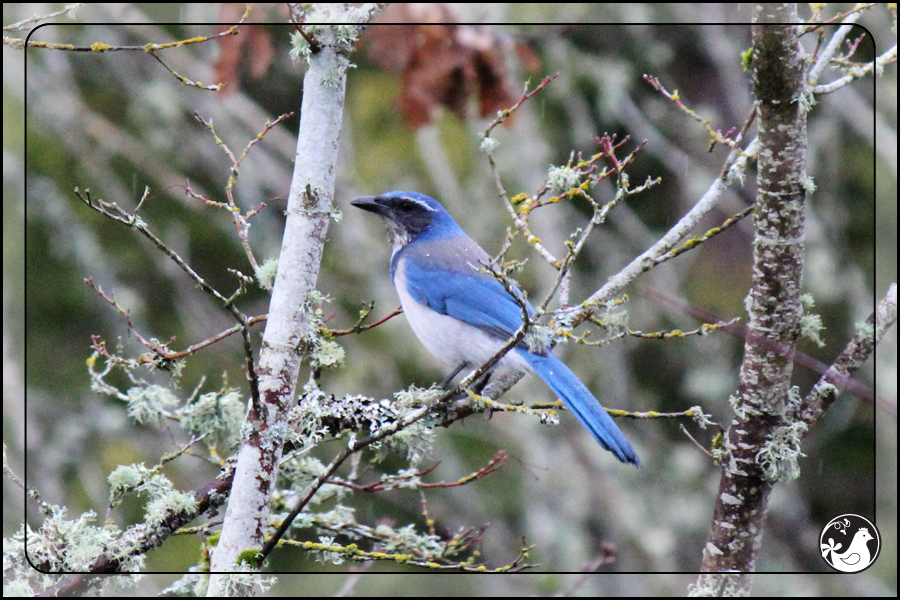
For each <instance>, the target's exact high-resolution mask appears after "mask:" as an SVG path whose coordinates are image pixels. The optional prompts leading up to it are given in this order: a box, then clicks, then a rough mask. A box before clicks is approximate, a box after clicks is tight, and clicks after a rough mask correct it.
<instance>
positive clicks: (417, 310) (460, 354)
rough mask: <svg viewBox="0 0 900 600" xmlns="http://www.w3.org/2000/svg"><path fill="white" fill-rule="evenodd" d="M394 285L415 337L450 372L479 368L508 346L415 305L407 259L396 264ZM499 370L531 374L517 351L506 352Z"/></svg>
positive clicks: (417, 304)
mask: <svg viewBox="0 0 900 600" xmlns="http://www.w3.org/2000/svg"><path fill="white" fill-rule="evenodd" d="M394 284H395V286H396V287H397V294H398V295H399V296H400V304H401V305H403V313H404V314H405V315H406V319H407V320H408V321H409V324H410V326H411V327H412V328H413V331H414V332H415V333H416V337H418V338H419V341H421V342H422V344H424V346H425V347H426V348H427V349H428V351H429V352H431V354H432V355H433V356H434V357H435V358H436V359H437V360H438V361H439V362H440V363H441V365H443V367H444V369H445V370H446V371H447V372H448V373H449V372H451V371H453V370H454V369H456V368H457V367H459V365H460V364H462V363H468V365H469V367H471V368H473V369H474V368H477V367H479V366H480V365H482V364H483V363H485V362H487V360H488V359H490V358H491V357H492V356H494V354H496V353H497V352H498V351H499V350H500V348H502V347H503V345H504V343H506V340H498V339H497V338H495V337H493V336H491V335H488V334H487V333H485V332H484V331H483V330H481V329H479V328H477V327H475V326H474V325H470V324H468V323H465V322H463V321H460V320H458V319H454V318H453V317H450V316H448V315H442V314H440V313H437V312H435V311H433V310H431V309H430V308H428V307H427V306H425V305H423V304H419V303H418V302H416V301H415V299H413V297H412V296H411V295H410V293H409V292H408V291H407V289H406V261H405V260H402V259H401V260H400V261H399V262H398V263H397V268H396V271H395V272H394ZM496 368H497V369H515V370H517V371H522V372H525V373H529V372H531V367H530V366H529V365H528V363H526V362H525V360H524V359H523V358H522V357H521V356H519V355H518V354H517V353H516V352H515V350H512V351H510V352H509V353H507V354H506V356H504V357H503V359H502V360H501V361H500V364H499V365H498V366H497V367H496Z"/></svg>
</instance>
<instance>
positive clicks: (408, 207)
mask: <svg viewBox="0 0 900 600" xmlns="http://www.w3.org/2000/svg"><path fill="white" fill-rule="evenodd" d="M350 204H352V205H353V206H355V207H357V208H361V209H363V210H367V211H369V212H373V213H375V214H376V215H378V216H380V217H381V218H382V219H384V222H385V225H387V229H388V234H389V235H390V237H391V241H392V242H393V244H394V250H395V251H396V250H397V249H398V248H402V247H403V246H405V245H406V244H408V243H410V242H412V241H415V240H417V239H419V238H420V237H428V238H429V239H440V238H444V237H453V236H459V235H465V234H463V232H462V229H460V227H459V225H457V224H456V221H454V220H453V217H451V216H450V213H448V212H447V211H446V210H444V207H443V206H441V204H440V203H439V202H438V201H437V200H435V199H434V198H430V197H428V196H426V195H425V194H419V193H416V192H387V193H385V194H381V195H379V196H361V197H359V198H357V199H356V200H353V201H352V202H350Z"/></svg>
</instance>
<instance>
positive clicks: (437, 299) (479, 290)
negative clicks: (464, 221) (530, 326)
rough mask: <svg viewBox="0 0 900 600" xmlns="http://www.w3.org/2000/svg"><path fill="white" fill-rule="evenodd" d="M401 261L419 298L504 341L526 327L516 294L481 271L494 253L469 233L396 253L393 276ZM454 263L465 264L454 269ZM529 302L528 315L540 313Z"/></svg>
mask: <svg viewBox="0 0 900 600" xmlns="http://www.w3.org/2000/svg"><path fill="white" fill-rule="evenodd" d="M400 260H403V261H404V263H405V269H404V271H405V275H406V287H407V290H408V291H409V293H410V295H411V296H412V297H413V299H414V300H415V301H416V302H419V303H420V304H424V305H425V306H427V307H428V308H430V309H431V310H433V311H435V312H437V313H440V314H442V315H448V316H450V317H453V318H454V319H459V320H460V321H463V322H465V323H469V324H470V325H474V326H475V327H478V328H479V329H481V330H483V331H485V332H487V333H490V334H491V335H493V336H495V337H497V338H498V339H501V340H507V339H509V338H510V337H512V335H513V334H514V333H515V332H516V331H517V330H518V329H519V327H521V326H522V308H521V307H520V306H519V303H518V302H516V300H515V298H513V297H512V296H511V295H510V294H509V292H507V291H506V289H504V287H503V286H502V285H501V284H500V282H498V281H497V280H496V279H494V278H493V277H492V276H491V275H488V274H487V273H480V272H478V271H477V270H476V268H478V267H479V266H480V263H481V262H485V261H487V260H488V255H487V253H486V252H485V251H484V250H482V249H481V247H480V246H478V244H476V243H475V242H474V241H473V240H472V239H471V238H469V237H468V236H457V237H452V238H445V239H442V240H437V241H427V242H426V241H420V242H418V243H416V244H413V245H408V246H405V247H404V248H402V249H400V250H399V251H397V253H396V255H395V256H394V259H393V261H392V267H391V270H392V275H393V273H394V271H395V270H396V264H397V262H398V261H400ZM448 264H450V265H460V268H459V269H448V268H447V267H446V265H448ZM469 265H473V266H474V267H473V266H469ZM526 304H527V301H526ZM527 306H528V314H529V315H531V314H534V310H533V309H532V308H531V305H530V304H527Z"/></svg>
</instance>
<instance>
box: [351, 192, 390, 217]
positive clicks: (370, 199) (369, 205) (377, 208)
mask: <svg viewBox="0 0 900 600" xmlns="http://www.w3.org/2000/svg"><path fill="white" fill-rule="evenodd" d="M377 200H378V197H377V196H360V197H359V198H357V199H356V200H351V201H350V204H352V205H353V206H355V207H356V208H361V209H363V210H367V211H369V212H373V213H375V214H376V215H384V214H385V212H386V211H385V207H384V206H383V205H382V204H379V203H378V201H377Z"/></svg>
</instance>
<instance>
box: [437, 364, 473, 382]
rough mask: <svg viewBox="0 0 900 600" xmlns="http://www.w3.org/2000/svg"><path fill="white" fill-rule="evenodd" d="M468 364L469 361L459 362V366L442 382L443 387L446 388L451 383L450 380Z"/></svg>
mask: <svg viewBox="0 0 900 600" xmlns="http://www.w3.org/2000/svg"><path fill="white" fill-rule="evenodd" d="M468 366H469V363H468V361H463V362H461V363H459V366H457V367H456V368H455V369H453V371H451V372H450V374H449V375H447V376H446V377H445V378H444V380H443V381H442V382H441V387H442V388H446V387H447V386H448V385H450V382H451V381H453V378H454V377H456V376H457V375H459V373H460V372H461V371H462V370H463V369H465V368H466V367H468Z"/></svg>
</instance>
